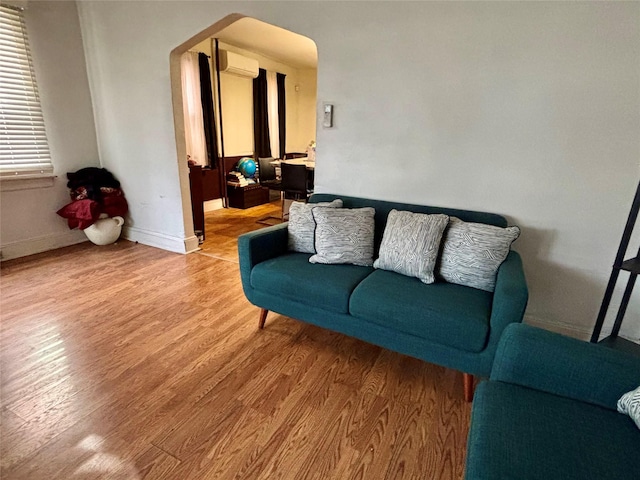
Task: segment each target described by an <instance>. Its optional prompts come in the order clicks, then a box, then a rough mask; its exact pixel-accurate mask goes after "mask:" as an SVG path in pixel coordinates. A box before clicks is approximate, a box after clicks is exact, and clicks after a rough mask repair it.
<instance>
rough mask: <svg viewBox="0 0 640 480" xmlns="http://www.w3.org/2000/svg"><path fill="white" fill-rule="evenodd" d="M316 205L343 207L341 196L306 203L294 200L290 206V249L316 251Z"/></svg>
mask: <svg viewBox="0 0 640 480" xmlns="http://www.w3.org/2000/svg"><path fill="white" fill-rule="evenodd" d="M315 207H332V208H342V200H340V199H339V198H338V199H336V200H334V201H332V202H319V203H304V202H292V203H291V207H289V226H288V227H287V228H288V231H289V234H288V235H289V250H290V251H292V252H301V253H316V249H315V247H314V239H315V233H316V221H315V220H314V219H313V213H311V210H313V209H314V208H315Z"/></svg>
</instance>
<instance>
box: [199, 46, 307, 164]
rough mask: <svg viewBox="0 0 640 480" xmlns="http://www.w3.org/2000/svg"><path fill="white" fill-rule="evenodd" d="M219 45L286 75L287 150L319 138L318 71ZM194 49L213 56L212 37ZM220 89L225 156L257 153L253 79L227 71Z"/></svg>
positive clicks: (289, 150) (237, 48)
mask: <svg viewBox="0 0 640 480" xmlns="http://www.w3.org/2000/svg"><path fill="white" fill-rule="evenodd" d="M219 47H220V49H221V50H229V51H231V52H235V53H238V54H240V55H243V56H245V57H249V58H253V59H255V60H257V61H258V64H259V65H260V68H263V69H265V70H268V71H272V72H278V73H284V74H285V75H286V78H285V92H286V102H287V105H286V106H287V139H286V143H287V145H286V149H287V152H304V151H305V149H306V147H307V145H308V144H309V141H310V140H312V139H315V127H316V117H315V113H316V95H317V87H316V79H317V76H318V71H317V70H316V69H310V68H308V69H298V68H296V67H292V66H290V65H287V64H285V63H282V62H280V61H278V60H275V59H272V58H269V57H265V56H264V55H260V54H257V53H255V52H251V51H248V50H245V49H242V48H239V47H236V46H234V45H230V44H227V43H223V42H220V44H219ZM192 50H194V51H199V52H203V53H206V54H207V55H209V56H213V54H212V51H211V40H209V39H207V40H205V41H204V42H202V43H200V44H198V45H196V46H195V47H194V48H193V49H192ZM296 86H297V87H298V89H297V90H296ZM220 91H221V94H222V113H223V114H222V117H223V118H222V121H223V123H222V127H223V130H224V147H225V155H226V156H228V157H231V156H237V155H253V147H254V145H253V79H251V78H244V77H238V76H236V75H229V74H227V73H224V72H223V73H221V74H220ZM216 94H217V92H216ZM219 134H220V131H219V130H218V135H219ZM309 135H312V136H309Z"/></svg>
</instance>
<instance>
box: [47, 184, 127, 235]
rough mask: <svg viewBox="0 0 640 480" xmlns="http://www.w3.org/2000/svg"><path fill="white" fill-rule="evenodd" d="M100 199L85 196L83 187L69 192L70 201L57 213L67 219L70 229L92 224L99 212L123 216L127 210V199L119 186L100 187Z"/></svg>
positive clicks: (97, 217)
mask: <svg viewBox="0 0 640 480" xmlns="http://www.w3.org/2000/svg"><path fill="white" fill-rule="evenodd" d="M100 191H101V195H102V200H100V201H99V202H98V201H95V200H90V199H88V198H86V191H85V190H84V188H83V187H80V188H79V189H77V190H74V191H72V192H71V199H72V200H73V201H72V202H71V203H69V204H67V205H65V206H64V207H62V208H61V209H60V210H58V212H57V213H58V215H60V216H61V217H63V218H66V219H67V223H68V224H69V228H70V229H74V228H76V227H77V228H79V229H80V230H84V229H85V228H87V227H89V226H91V225H93V224H94V223H95V222H96V221H97V220H98V219H99V218H100V214H102V213H105V214H106V215H107V216H108V217H117V216H120V217H123V216H125V215H126V214H127V212H128V211H129V205H128V204H127V200H126V199H125V198H124V195H123V194H122V190H120V189H119V188H104V187H103V188H101V189H100Z"/></svg>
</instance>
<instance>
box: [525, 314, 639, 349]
mask: <svg viewBox="0 0 640 480" xmlns="http://www.w3.org/2000/svg"><path fill="white" fill-rule="evenodd" d="M593 322H594V324H595V317H594V319H593ZM524 323H526V324H528V325H532V326H534V327H538V328H543V329H545V330H550V331H552V332H556V333H561V334H563V335H567V336H569V337H574V338H578V339H580V340H584V341H588V340H590V339H591V333H592V331H593V330H592V328H586V327H577V326H575V325H572V324H569V323H562V322H554V321H549V320H543V319H541V318H537V317H533V316H531V315H525V316H524ZM611 328H612V327H611V325H609V326H607V325H606V323H605V325H604V327H602V331H601V332H600V338H604V337H607V336H609V335H610V334H611ZM620 336H621V337H623V338H626V339H627V340H631V341H633V342H636V343H637V342H638V341H640V339H638V338H629V337H627V336H625V335H620Z"/></svg>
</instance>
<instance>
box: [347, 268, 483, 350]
mask: <svg viewBox="0 0 640 480" xmlns="http://www.w3.org/2000/svg"><path fill="white" fill-rule="evenodd" d="M492 299H493V295H492V294H491V293H489V292H485V291H482V290H477V289H474V288H469V287H464V286H461V285H455V284H451V283H445V282H436V283H432V284H430V285H426V284H424V283H422V282H421V281H420V280H418V279H417V278H413V277H407V276H404V275H401V274H399V273H395V272H390V271H386V270H376V271H375V272H373V273H372V274H371V275H369V276H368V277H367V278H365V279H364V280H363V281H362V282H361V283H360V284H359V285H358V286H357V288H356V289H355V290H354V292H353V294H352V295H351V300H350V302H349V312H350V313H351V314H352V315H354V316H356V317H358V318H361V319H363V320H367V321H369V322H373V323H377V324H379V325H384V326H387V327H389V328H395V329H397V330H399V331H401V332H404V333H407V334H410V335H415V336H416V337H419V338H424V339H426V340H429V341H431V342H434V343H440V344H443V345H447V346H450V347H453V348H458V349H461V350H466V351H469V352H479V351H481V350H483V349H484V347H485V343H486V339H487V336H488V333H489V319H490V316H491V302H492Z"/></svg>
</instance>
